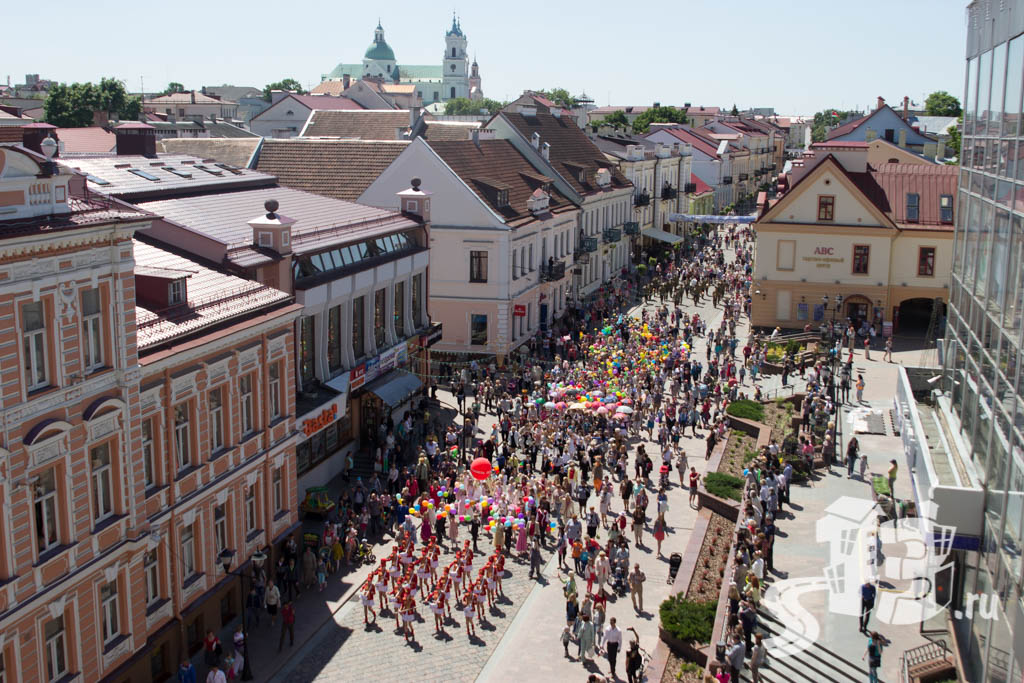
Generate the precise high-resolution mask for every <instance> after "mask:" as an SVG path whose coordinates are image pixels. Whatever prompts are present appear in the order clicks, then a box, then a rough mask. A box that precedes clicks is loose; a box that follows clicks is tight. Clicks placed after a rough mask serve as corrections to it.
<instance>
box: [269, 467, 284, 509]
mask: <svg viewBox="0 0 1024 683" xmlns="http://www.w3.org/2000/svg"><path fill="white" fill-rule="evenodd" d="M281 476H282V475H281V468H280V467H275V468H274V474H273V477H272V479H271V484H272V486H271V488H272V489H273V495H274V512H281V511H282V510H284V483H283V482H282V480H281Z"/></svg>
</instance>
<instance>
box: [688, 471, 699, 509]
mask: <svg viewBox="0 0 1024 683" xmlns="http://www.w3.org/2000/svg"><path fill="white" fill-rule="evenodd" d="M699 483H700V474H698V473H697V468H696V467H691V468H690V507H694V505H693V501H695V500H696V499H697V485H698V484H699Z"/></svg>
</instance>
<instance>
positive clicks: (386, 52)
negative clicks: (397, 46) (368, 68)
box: [363, 40, 395, 62]
mask: <svg viewBox="0 0 1024 683" xmlns="http://www.w3.org/2000/svg"><path fill="white" fill-rule="evenodd" d="M363 57H365V58H366V59H375V60H377V61H381V62H383V61H389V62H393V61H395V51H394V50H392V49H391V46H390V45H388V44H387V42H386V41H384V40H381V41H380V42H377V41H374V42H373V44H372V45H370V47H368V48H366V54H365V55H363Z"/></svg>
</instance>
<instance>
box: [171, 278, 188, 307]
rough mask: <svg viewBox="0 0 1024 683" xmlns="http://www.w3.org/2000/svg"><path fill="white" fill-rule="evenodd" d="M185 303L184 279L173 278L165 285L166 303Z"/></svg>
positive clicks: (172, 304)
mask: <svg viewBox="0 0 1024 683" xmlns="http://www.w3.org/2000/svg"><path fill="white" fill-rule="evenodd" d="M181 303H185V281H184V280H175V281H173V282H171V283H169V284H168V285H167V305H168V306H174V305H175V304H181Z"/></svg>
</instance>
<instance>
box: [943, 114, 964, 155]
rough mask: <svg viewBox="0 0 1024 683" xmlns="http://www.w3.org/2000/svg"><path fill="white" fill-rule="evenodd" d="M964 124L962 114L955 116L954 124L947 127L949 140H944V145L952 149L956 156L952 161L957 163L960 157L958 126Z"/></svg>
mask: <svg viewBox="0 0 1024 683" xmlns="http://www.w3.org/2000/svg"><path fill="white" fill-rule="evenodd" d="M963 125H964V116H963V114H961V115H960V116H959V117H957V120H956V125H955V126H953V127H952V128H950V129H949V140H946V147H947V148H948V149H950V150H952V151H953V154H954V156H956V157H957V161H956V162H954V163H957V164H959V163H960V162H959V159H960V128H961V127H962V126H963Z"/></svg>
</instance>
